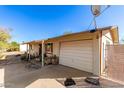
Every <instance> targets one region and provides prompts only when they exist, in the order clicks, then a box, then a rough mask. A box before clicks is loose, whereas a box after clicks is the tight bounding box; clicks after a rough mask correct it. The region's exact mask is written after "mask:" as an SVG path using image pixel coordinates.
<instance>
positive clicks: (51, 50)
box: [45, 43, 53, 54]
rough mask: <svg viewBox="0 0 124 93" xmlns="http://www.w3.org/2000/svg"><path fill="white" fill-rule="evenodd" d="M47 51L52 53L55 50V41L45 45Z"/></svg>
mask: <svg viewBox="0 0 124 93" xmlns="http://www.w3.org/2000/svg"><path fill="white" fill-rule="evenodd" d="M45 51H46V53H48V54H51V53H52V52H53V43H47V44H46V45H45Z"/></svg>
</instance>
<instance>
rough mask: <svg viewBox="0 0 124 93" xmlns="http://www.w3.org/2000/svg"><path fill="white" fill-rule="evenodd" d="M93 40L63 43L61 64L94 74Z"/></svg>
mask: <svg viewBox="0 0 124 93" xmlns="http://www.w3.org/2000/svg"><path fill="white" fill-rule="evenodd" d="M92 60H93V59H92V40H85V41H72V42H62V43H61V47H60V64H62V65H66V66H70V67H73V68H77V69H80V70H84V71H88V72H92V67H93V66H92V64H93V61H92Z"/></svg>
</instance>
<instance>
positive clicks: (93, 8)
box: [91, 5, 101, 17]
mask: <svg viewBox="0 0 124 93" xmlns="http://www.w3.org/2000/svg"><path fill="white" fill-rule="evenodd" d="M100 10H101V7H100V5H92V6H91V11H92V14H93V15H94V16H95V17H97V16H99V15H100Z"/></svg>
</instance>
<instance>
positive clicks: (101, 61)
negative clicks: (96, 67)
mask: <svg viewBox="0 0 124 93" xmlns="http://www.w3.org/2000/svg"><path fill="white" fill-rule="evenodd" d="M101 64H102V30H101V31H100V75H101V74H102V72H101V71H102V70H101Z"/></svg>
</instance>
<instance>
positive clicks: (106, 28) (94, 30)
mask: <svg viewBox="0 0 124 93" xmlns="http://www.w3.org/2000/svg"><path fill="white" fill-rule="evenodd" d="M108 29H110V30H112V29H117V33H116V34H117V38H118V40H117V43H118V42H119V34H118V26H107V27H102V28H97V29H90V30H84V31H80V32H76V33H70V34H66V35H60V36H56V37H52V38H48V39H44V40H33V41H30V42H24V43H22V44H31V43H39V42H42V41H45V40H46V41H47V40H51V39H57V38H61V37H65V36H70V35H75V34H80V33H94V32H96V31H102V30H108Z"/></svg>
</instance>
